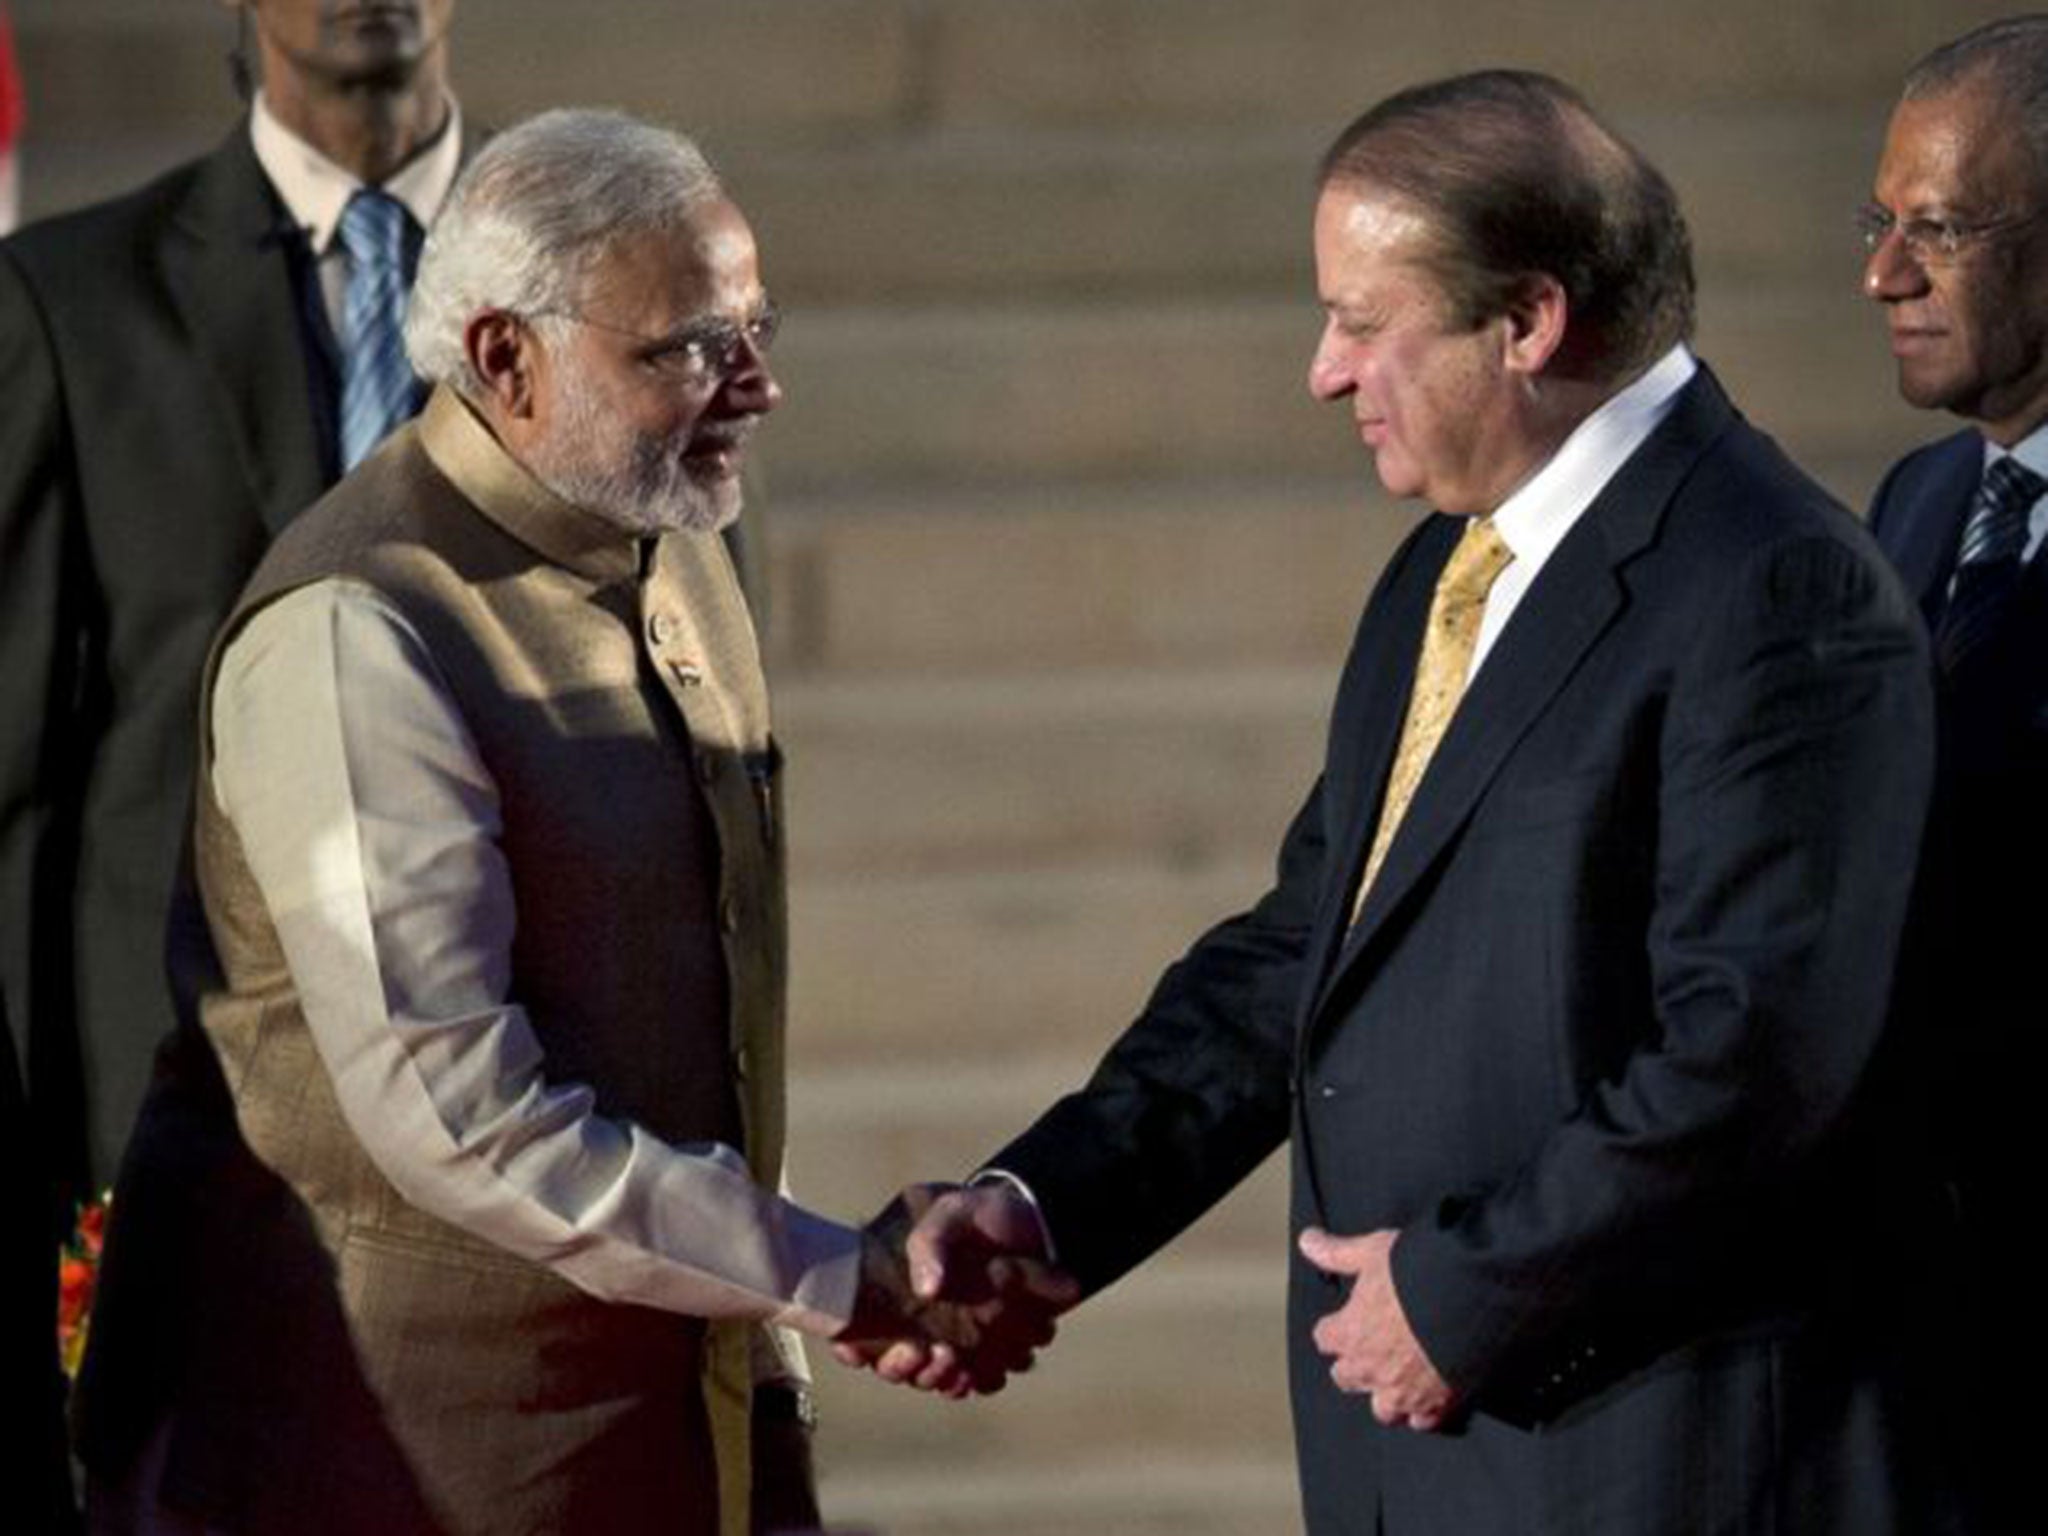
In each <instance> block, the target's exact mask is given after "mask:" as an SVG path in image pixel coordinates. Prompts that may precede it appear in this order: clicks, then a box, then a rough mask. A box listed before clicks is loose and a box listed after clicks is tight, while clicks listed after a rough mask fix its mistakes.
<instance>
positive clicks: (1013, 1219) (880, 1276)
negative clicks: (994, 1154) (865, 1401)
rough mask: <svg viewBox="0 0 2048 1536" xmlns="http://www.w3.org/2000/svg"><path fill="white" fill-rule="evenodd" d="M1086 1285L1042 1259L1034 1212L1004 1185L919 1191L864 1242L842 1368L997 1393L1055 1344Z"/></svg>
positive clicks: (921, 1384) (909, 1192) (936, 1387)
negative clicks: (1062, 1318)
mask: <svg viewBox="0 0 2048 1536" xmlns="http://www.w3.org/2000/svg"><path fill="white" fill-rule="evenodd" d="M1080 1299H1081V1287H1080V1284H1079V1282H1078V1281H1076V1280H1075V1279H1074V1278H1073V1277H1072V1276H1071V1275H1069V1274H1067V1273H1066V1272H1065V1271H1064V1270H1061V1269H1059V1268H1058V1267H1057V1266H1055V1265H1054V1264H1053V1263H1052V1261H1051V1259H1050V1257H1049V1256H1048V1254H1047V1251H1046V1237H1045V1229H1044V1227H1043V1225H1042V1224H1041V1223H1040V1221H1039V1217H1038V1212H1037V1211H1036V1210H1035V1209H1033V1208H1032V1206H1031V1204H1030V1202H1029V1201H1028V1200H1026V1199H1025V1198H1024V1196H1023V1195H1021V1194H1020V1193H1018V1192H1017V1191H1016V1190H1015V1189H1013V1188H1011V1187H1010V1186H1009V1185H1007V1184H1003V1183H999V1182H996V1183H987V1184H978V1185H972V1186H967V1187H962V1186H958V1185H947V1184H913V1185H911V1186H910V1187H909V1188H908V1189H906V1190H904V1191H903V1193H902V1194H900V1195H898V1196H897V1197H896V1198H895V1200H893V1201H891V1202H890V1204H889V1206H888V1208H887V1209H886V1210H884V1211H883V1212H882V1213H881V1214H880V1215H879V1216H877V1217H875V1219H874V1220H873V1221H871V1222H869V1223H868V1226H867V1229H866V1230H865V1232H864V1233H863V1234H862V1242H861V1275H860V1288H859V1291H858V1293H857V1294H856V1296H855V1298H854V1312H853V1317H852V1318H851V1320H849V1321H848V1323H847V1325H846V1327H845V1328H843V1329H842V1330H840V1332H839V1333H838V1334H836V1335H835V1336H834V1338H833V1343H832V1350H833V1353H834V1354H835V1355H836V1356H837V1357H838V1358H839V1360H840V1361H841V1362H842V1363H844V1364H846V1365H851V1366H856V1367H865V1368H867V1369H871V1370H873V1371H874V1372H875V1373H876V1374H877V1375H879V1376H881V1377H882V1378H883V1379H884V1380H885V1381H892V1382H898V1383H901V1384H903V1385H906V1386H912V1387H916V1388H918V1389H920V1390H922V1391H927V1392H938V1393H942V1394H943V1395H945V1396H947V1397H955V1398H958V1397H966V1396H967V1395H969V1394H970V1393H987V1392H997V1391H1000V1390H1001V1389H1002V1386H1003V1383H1004V1382H1005V1381H1006V1380H1007V1379H1008V1377H1009V1375H1010V1373H1011V1372H1013V1371H1026V1370H1029V1369H1030V1368H1031V1361H1032V1357H1033V1355H1034V1353H1035V1352H1036V1351H1037V1350H1039V1349H1042V1348H1044V1347H1045V1345H1047V1344H1049V1343H1051V1342H1052V1337H1053V1331H1054V1329H1053V1319H1054V1318H1055V1317H1057V1316H1058V1315H1059V1314H1060V1313H1062V1312H1064V1311H1066V1310H1067V1309H1068V1308H1069V1307H1071V1306H1073V1305H1074V1304H1075V1303H1076V1302H1077V1301H1079V1300H1080Z"/></svg>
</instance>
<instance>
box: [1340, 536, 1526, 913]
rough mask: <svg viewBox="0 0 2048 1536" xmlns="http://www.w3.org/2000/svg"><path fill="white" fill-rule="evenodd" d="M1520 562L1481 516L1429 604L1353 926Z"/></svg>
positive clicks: (1455, 552)
mask: <svg viewBox="0 0 2048 1536" xmlns="http://www.w3.org/2000/svg"><path fill="white" fill-rule="evenodd" d="M1512 559H1514V552H1513V551H1512V550H1510V549H1509V548H1508V547H1507V545H1506V544H1505V543H1504V542H1503V541H1502V539H1501V536H1500V535H1499V534H1498V533H1496V532H1495V531H1494V527H1493V519H1492V518H1490V517H1475V518H1473V519H1472V521H1471V522H1469V523H1467V524H1466V525H1465V533H1464V536H1463V537H1462V538H1460V539H1459V540H1458V547H1457V548H1456V549H1454V550H1452V551H1451V558H1450V560H1449V561H1448V562H1447V563H1446V564H1445V566H1444V571H1443V575H1441V576H1439V577H1438V578H1437V583H1436V596H1435V597H1433V598H1432V599H1430V604H1429V628H1428V629H1427V630H1426V631H1425V632H1424V633H1423V637H1422V658H1421V660H1419V661H1418V662H1416V664H1415V691H1414V692H1413V693H1411V694H1410V695H1409V696H1408V718H1407V719H1406V720H1405V721H1404V722H1403V723H1402V726H1401V746H1400V749H1399V750H1398V751H1397V752H1395V754H1394V769H1393V772H1391V773H1390V774H1388V775H1387V797H1386V800H1385V802H1384V803H1383V804H1382V806H1381V807H1380V824H1379V829H1378V830H1377V831H1376V832H1374V833H1373V839H1372V852H1371V853H1370V854H1368V855H1367V857H1366V861H1365V873H1364V874H1363V875H1361V876H1360V877H1359V881H1358V895H1357V896H1356V897H1355V898H1354V899H1353V902H1352V906H1351V920H1352V921H1353V922H1357V921H1358V914H1359V912H1360V910H1361V909H1363V907H1364V906H1365V893H1366V892H1367V891H1369V890H1371V889H1372V881H1373V876H1375V875H1377V874H1378V873H1379V871H1380V862H1381V861H1382V860H1383V859H1385V858H1386V856H1387V845H1388V844H1389V843H1391V842H1393V840H1394V830H1395V828H1397V827H1399V826H1400V825H1401V818H1402V816H1403V815H1405V814H1406V813H1407V810H1408V802H1409V801H1410V800H1412V799H1414V798H1415V786H1416V785H1418V784H1420V783H1421V782H1422V770H1423V769H1425V768H1427V767H1428V766H1429V759H1430V757H1431V755H1432V754H1433V753H1434V752H1435V751H1436V744H1437V743H1438V742H1439V741H1441V740H1443V735H1444V730H1445V728H1446V727H1447V726H1449V725H1450V723H1451V716H1452V715H1454V714H1456V713H1457V712H1458V700H1459V699H1460V698H1461V697H1463V696H1464V692H1465V676H1466V674H1467V673H1468V672H1470V671H1471V670H1472V651H1473V648H1474V647H1475V646H1476V645H1477V644H1478V643H1479V620H1480V618H1481V617H1482V616H1483V615H1484V614H1485V612H1486V594H1487V593H1488V591H1490V590H1491V589H1492V587H1493V582H1494V578H1495V577H1497V576H1498V575H1500V573H1501V572H1502V571H1503V570H1505V569H1506V568H1507V564H1508V562H1509V561H1510V560H1512Z"/></svg>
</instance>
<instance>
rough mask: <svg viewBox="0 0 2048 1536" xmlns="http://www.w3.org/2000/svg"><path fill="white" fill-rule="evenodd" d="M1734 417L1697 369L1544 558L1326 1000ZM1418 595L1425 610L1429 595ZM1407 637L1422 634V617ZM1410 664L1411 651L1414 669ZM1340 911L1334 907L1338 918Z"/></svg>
mask: <svg viewBox="0 0 2048 1536" xmlns="http://www.w3.org/2000/svg"><path fill="white" fill-rule="evenodd" d="M1734 417H1735V413H1734V409H1733V407H1732V406H1730V405H1729V403H1728V399H1727V396H1726V395H1724V394H1723V393H1722V392H1721V389H1720V386H1719V385H1718V384H1717V383H1716V382H1715V380H1714V378H1713V376H1712V375H1711V374H1710V373H1709V372H1708V371H1707V370H1706V368H1705V367H1704V366H1702V367H1701V369H1700V371H1699V374H1698V375H1697V376H1696V377H1695V378H1694V380H1693V381H1692V383H1690V384H1689V385H1687V386H1686V388H1685V390H1684V391H1683V392H1682V393H1681V394H1680V396H1679V398H1678V401H1677V403H1676V404H1675V405H1674V406H1673V407H1672V410H1671V413H1670V415H1668V416H1667V417H1666V418H1665V419H1664V421H1663V422H1662V423H1661V424H1660V425H1659V426H1658V428H1657V430H1656V431H1655V432H1654V433H1652V434H1651V436H1650V438H1649V440H1648V441H1647V442H1645V443H1644V444H1643V446H1642V447H1641V448H1640V449H1638V450H1637V451H1636V453H1635V454H1634V456H1632V457H1631V458H1630V459H1629V460H1628V462H1627V463H1625V464H1623V465H1622V467H1621V469H1620V471H1619V472H1617V473H1616V475H1615V476H1614V478H1613V479H1612V480H1610V481H1609V482H1608V483H1607V485H1606V486H1605V488H1604V489H1602V491H1601V492H1600V494H1599V495H1598V496H1597V497H1595V498H1594V501H1593V504H1592V505H1591V506H1590V507H1588V508H1587V509H1586V512H1585V514H1584V515H1583V516H1582V517H1581V518H1580V519H1579V521H1578V523H1577V524H1576V525H1575V526H1574V527H1573V528H1572V531H1571V532H1570V533H1569V534H1568V535H1566V537H1565V539H1564V542H1563V543H1561V544H1560V545H1559V546H1558V547H1557V549H1556V550H1555V551H1554V552H1553V553H1552V555H1551V557H1550V559H1549V560H1548V561H1546V562H1545V564H1544V566H1543V569H1542V571H1541V573H1540V574H1539V575H1538V576H1537V578H1536V581H1535V583H1534V584H1533V585H1532V586H1531V587H1530V588H1529V590H1528V591H1527V592H1526V593H1524V594H1523V597H1522V600H1521V602H1520V603H1519V604H1518V605H1517V606H1516V608H1515V613H1514V617H1513V618H1512V619H1510V620H1509V622H1508V625H1507V627H1506V628H1505V629H1504V630H1503V631H1502V632H1501V634H1500V636H1499V638H1498V639H1497V640H1496V641H1495V643H1494V646H1493V649H1492V650H1491V651H1490V652H1489V653H1488V655H1487V658H1486V661H1485V663H1484V664H1483V665H1482V666H1481V667H1480V669H1479V673H1478V675H1477V676H1476V677H1474V678H1473V680H1472V685H1471V687H1470V688H1469V689H1468V690H1467V692H1466V694H1465V697H1464V699H1463V701H1462V702H1461V703H1460V704H1459V707H1458V712H1457V714H1456V715H1455V716H1454V717H1453V718H1452V720H1451V724H1450V727H1449V729H1448V730H1446V731H1445V733H1444V738H1443V740H1442V742H1441V743H1439V745H1438V747H1437V751H1436V755H1435V756H1434V757H1433V758H1432V759H1431V761H1430V765H1429V767H1428V769H1427V770H1426V771H1425V772H1424V774H1423V777H1422V782H1421V784H1420V785H1419V786H1417V789H1416V792H1415V798H1414V799H1413V800H1412V801H1411V802H1410V803H1409V806H1408V812H1407V815H1406V816H1405V817H1404V818H1403V819H1402V822H1401V826H1400V828H1399V830H1398V831H1396V833H1395V834H1394V841H1393V843H1392V845H1391V846H1390V847H1389V848H1388V850H1387V857H1386V862H1385V863H1384V864H1382V865H1381V867H1380V872H1379V875H1378V877H1377V878H1376V879H1375V880H1374V882H1373V888H1372V891H1371V892H1370V893H1369V894H1368V896H1367V898H1366V902H1365V907H1364V909H1363V910H1362V911H1361V912H1360V913H1359V917H1358V921H1357V922H1356V923H1355V924H1352V925H1351V926H1350V928H1349V930H1348V932H1346V931H1342V930H1341V928H1340V937H1339V938H1338V943H1339V949H1338V956H1337V963H1336V965H1335V967H1334V968H1333V969H1332V970H1331V972H1330V973H1329V976H1328V980H1327V983H1326V985H1325V987H1324V989H1323V993H1322V995H1323V996H1327V994H1328V991H1329V989H1330V988H1331V987H1334V986H1335V985H1336V984H1337V982H1338V981H1339V980H1340V979H1341V978H1342V977H1343V976H1344V975H1345V974H1346V973H1347V972H1349V971H1350V970H1351V969H1352V968H1353V967H1355V966H1356V965H1357V964H1358V963H1359V961H1360V959H1361V957H1363V956H1364V955H1365V954H1367V953H1368V952H1369V951H1370V950H1371V949H1372V947H1373V945H1374V942H1375V940H1376V939H1377V938H1379V936H1381V935H1382V934H1384V933H1385V932H1386V931H1387V930H1388V925H1389V922H1390V919H1391V918H1392V917H1393V915H1394V914H1395V913H1397V912H1399V911H1400V910H1401V909H1402V907H1403V906H1404V905H1405V904H1406V903H1407V901H1408V899H1409V897H1410V896H1411V895H1412V894H1413V893H1414V891H1415V889H1416V887H1417V885H1418V884H1419V883H1420V882H1421V881H1422V879H1423V877H1424V876H1425V875H1426V874H1427V873H1428V872H1429V870H1430V869H1431V867H1432V866H1434V865H1435V864H1436V862H1437V861H1438V860H1439V859H1440V858H1442V857H1443V856H1444V855H1445V853H1446V852H1447V850H1448V849H1449V847H1450V846H1451V844H1452V843H1453V842H1454V840H1455V839H1456V837H1457V834H1458V833H1459V831H1460V830H1461V829H1462V828H1463V827H1464V825H1465V823H1466V822H1467V821H1468V820H1469V819H1470V817H1471V815H1472V812H1473V810H1474V808H1475V807H1476V806H1477V805H1478V803H1479V801H1480V799H1481V797H1482V796H1483V795H1484V794H1485V793H1486V790H1487V787H1488V786H1489V785H1490V784H1491V783H1492V782H1493V780H1494V778H1495V777H1496V776H1497V775H1498V774H1499V772H1500V769H1501V766H1502V765H1503V764H1504V763H1505V762H1506V761H1507V759H1508V757H1509V756H1510V754H1511V753H1512V752H1513V751H1514V749H1515V746H1516V744H1517V743H1518V742H1520V741H1521V739H1522V738H1523V736H1524V735H1526V734H1527V733H1528V731H1529V728H1530V727H1531V726H1532V725H1534V724H1535V722H1536V720H1537V719H1538V718H1539V717H1540V716H1541V715H1542V714H1543V712H1544V710H1545V709H1547V708H1548V707H1549V705H1550V702H1551V700H1552V699H1553V698H1555V697H1556V696H1557V693H1558V692H1559V690H1560V689H1562V688H1563V687H1564V686H1565V684H1566V683H1567V682H1568V681H1569V679H1570V678H1571V676H1572V674H1573V673H1574V672H1576V671H1577V670H1578V668H1579V665H1580V663H1581V662H1582V661H1583V660H1584V658H1585V656H1586V654H1587V653H1588V652H1589V651H1590V650H1592V649H1593V647H1594V646H1595V645H1596V644H1597V642H1598V641H1599V639H1600V637H1601V636H1602V635H1603V634H1604V633H1605V632H1606V631H1607V629H1608V628H1609V627H1610V626H1611V625H1612V624H1613V622H1614V620H1615V618H1616V616H1617V615H1618V614H1619V613H1620V612H1621V611H1622V609H1623V607H1624V605H1625V603H1626V601H1627V596H1626V589H1625V587H1624V586H1623V584H1622V580H1621V576H1620V574H1619V572H1620V569H1621V567H1622V566H1624V565H1625V564H1626V563H1627V562H1628V561H1629V560H1631V559H1633V558H1635V556H1636V555H1637V554H1639V553H1640V552H1641V551H1642V550H1643V549H1645V548H1646V547H1648V546H1649V544H1650V543H1651V542H1653V540H1654V539H1655V537H1656V533H1657V529H1658V526H1659V525H1660V524H1661V522H1662V521H1663V517H1664V512H1665V509H1666V508H1667V507H1668V506H1669V504H1670V502H1671V499H1672V497H1673V496H1674V495H1675V494H1676V493H1677V491H1678V488H1679V486H1680V484H1681V483H1682V482H1683V481H1684V479H1685V476H1686V474H1687V473H1688V472H1689V471H1690V470H1691V468H1692V466H1693V464H1694V463H1695V461H1696V460H1697V459H1698V458H1699V456H1700V454H1701V453H1702V452H1704V451H1705V450H1706V448H1707V447H1708V446H1709V445H1710V444H1711V443H1712V442H1713V441H1714V440H1715V439H1716V438H1717V437H1719V436H1720V435H1721V434H1722V433H1723V432H1724V431H1726V430H1727V428H1728V427H1729V425H1730V424H1731V423H1732V422H1733V420H1734ZM1441 563H1442V562H1441V560H1439V561H1438V562H1437V565H1439V566H1440V565H1441ZM1423 601H1424V604H1425V607H1426V605H1427V601H1428V598H1427V595H1426V594H1425V596H1424V599H1423ZM1412 633H1413V634H1414V635H1415V636H1418V637H1419V635H1420V626H1419V624H1418V625H1417V627H1416V628H1415V629H1414V631H1413V632H1412ZM1411 643H1413V644H1419V639H1417V640H1415V641H1412V642H1411ZM1413 668H1414V661H1413V659H1412V658H1411V659H1410V660H1409V663H1408V673H1409V674H1410V675H1412V672H1413ZM1403 702H1405V698H1404V700H1403ZM1397 729H1398V726H1397ZM1388 750H1389V751H1391V748H1389V749H1388ZM1383 778H1384V772H1382V779H1383ZM1377 810H1378V805H1377V799H1376V797H1375V799H1374V801H1373V803H1372V804H1371V805H1370V806H1369V807H1368V808H1367V811H1366V813H1365V814H1364V816H1363V817H1362V818H1360V819H1362V820H1363V822H1364V825H1365V828H1366V829H1367V830H1368V831H1369V830H1370V828H1371V826H1372V825H1373V817H1374V816H1376V814H1377ZM1364 851H1365V850H1364V838H1363V837H1362V836H1361V837H1360V838H1359V840H1358V841H1356V842H1355V843H1354V844H1353V845H1352V848H1351V850H1350V859H1351V863H1350V864H1349V866H1348V867H1349V868H1350V869H1351V870H1352V871H1353V873H1354V874H1355V872H1356V869H1357V866H1358V863H1359V861H1362V859H1363V857H1364ZM1345 915H1346V914H1344V913H1343V912H1341V911H1340V912H1339V916H1338V922H1339V924H1340V925H1341V923H1342V921H1343V918H1344V916H1345ZM1319 1001H1320V999H1319Z"/></svg>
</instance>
